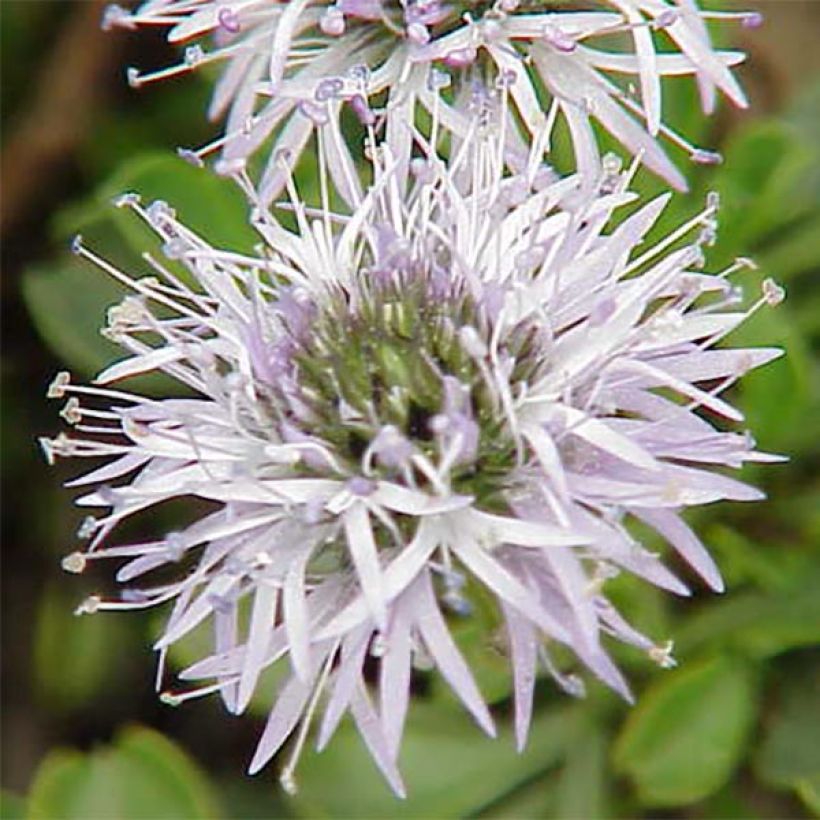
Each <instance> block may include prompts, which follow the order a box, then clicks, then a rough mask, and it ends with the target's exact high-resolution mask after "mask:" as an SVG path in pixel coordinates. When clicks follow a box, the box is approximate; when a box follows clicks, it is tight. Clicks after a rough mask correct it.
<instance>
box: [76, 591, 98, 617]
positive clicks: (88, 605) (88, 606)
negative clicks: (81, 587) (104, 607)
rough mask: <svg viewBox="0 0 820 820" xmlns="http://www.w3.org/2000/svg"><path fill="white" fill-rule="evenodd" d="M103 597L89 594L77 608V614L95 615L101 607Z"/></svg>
mask: <svg viewBox="0 0 820 820" xmlns="http://www.w3.org/2000/svg"><path fill="white" fill-rule="evenodd" d="M101 603H102V599H101V598H100V596H99V595H89V596H88V597H87V598H86V599H85V600H84V601H83V602H82V603H81V604H80V605H79V606H78V607H77V608H76V609H75V610H74V614H75V615H93V614H94V613H95V612H97V610H99V608H100V604H101Z"/></svg>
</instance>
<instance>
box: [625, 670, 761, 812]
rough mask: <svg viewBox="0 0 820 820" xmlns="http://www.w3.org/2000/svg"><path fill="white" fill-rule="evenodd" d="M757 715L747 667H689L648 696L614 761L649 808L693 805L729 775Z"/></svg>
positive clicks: (634, 714) (630, 723) (628, 724)
mask: <svg viewBox="0 0 820 820" xmlns="http://www.w3.org/2000/svg"><path fill="white" fill-rule="evenodd" d="M754 715H755V692H754V685H753V682H752V679H751V677H750V675H749V672H748V671H747V669H746V667H745V666H744V665H743V664H741V663H739V662H737V661H734V660H731V659H729V658H716V659H714V660H709V661H705V662H702V663H700V664H689V665H687V666H686V667H685V668H683V669H681V670H680V671H677V672H674V673H672V674H671V675H669V677H668V678H666V679H665V680H662V681H660V682H658V683H657V684H655V685H654V686H652V687H651V688H650V689H649V690H648V691H647V692H646V693H645V694H644V695H643V696H642V697H641V699H640V701H639V703H638V705H637V707H636V708H635V710H634V711H633V712H632V714H631V715H630V717H629V718H628V720H627V722H626V725H625V726H624V728H623V730H622V732H621V734H620V736H619V738H618V740H617V743H616V746H615V752H614V755H615V765H616V767H617V769H618V770H619V771H620V772H622V773H623V774H625V775H627V776H628V777H629V778H630V779H631V780H632V782H633V783H634V785H635V788H636V790H637V794H638V798H639V799H640V800H641V802H642V803H643V804H644V805H647V806H682V805H686V804H688V803H693V802H695V801H697V800H701V799H703V798H704V797H707V796H708V795H710V794H712V793H713V792H715V791H716V790H717V789H719V788H720V787H721V786H722V785H723V784H724V783H725V782H726V781H727V780H728V779H729V777H730V776H731V774H732V772H733V771H734V769H735V768H736V767H737V765H738V764H739V763H740V761H741V759H742V757H743V752H744V746H745V741H746V739H747V737H748V734H749V731H750V729H751V727H752V722H753V719H754Z"/></svg>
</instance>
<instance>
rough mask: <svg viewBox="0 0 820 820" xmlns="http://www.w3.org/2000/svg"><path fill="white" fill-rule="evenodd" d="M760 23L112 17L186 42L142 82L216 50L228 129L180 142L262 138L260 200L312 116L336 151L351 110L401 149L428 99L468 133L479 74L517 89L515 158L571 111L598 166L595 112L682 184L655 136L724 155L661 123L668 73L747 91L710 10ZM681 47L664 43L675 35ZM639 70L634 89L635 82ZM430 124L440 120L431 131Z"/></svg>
mask: <svg viewBox="0 0 820 820" xmlns="http://www.w3.org/2000/svg"><path fill="white" fill-rule="evenodd" d="M720 19H729V20H732V19H734V20H737V21H740V22H741V23H742V24H744V25H747V26H748V25H751V26H753V25H756V24H757V23H758V22H759V15H756V14H752V13H741V12H715V11H712V12H707V11H703V10H700V9H699V8H698V4H697V0H674V2H673V0H599V1H598V2H589V0H587V2H582V3H578V4H573V5H572V7H571V8H567V7H566V6H565V5H564V4H563V3H561V2H541V0H539V1H538V2H528V0H495V2H490V1H489V0H446V2H445V0H336V2H327V1H326V0H313V2H311V0H291V1H290V2H281V1H280V0H147V1H146V2H144V3H142V4H141V5H140V6H139V7H138V8H137V9H136V10H134V11H128V10H126V9H124V8H122V7H120V6H111V7H109V9H108V11H107V13H106V16H105V21H104V22H105V25H106V27H111V26H125V27H129V28H135V27H139V26H163V27H167V28H168V29H169V34H168V37H169V40H170V41H171V42H172V43H190V44H189V45H188V46H187V47H186V48H185V51H184V59H183V61H182V63H181V64H180V65H177V66H172V67H171V68H166V69H162V70H160V71H156V72H154V73H147V74H144V73H141V72H140V71H139V70H138V69H130V70H129V80H130V82H131V83H132V84H133V85H135V86H139V85H142V84H144V83H147V82H150V81H152V80H156V79H160V78H163V77H167V76H169V75H174V74H178V73H180V72H186V71H189V70H191V69H193V68H195V67H197V66H200V65H207V64H210V63H214V62H223V63H225V65H226V67H225V70H224V73H223V75H222V77H221V79H220V81H219V83H218V85H217V87H216V91H215V93H214V96H213V101H212V103H211V109H210V114H211V116H212V117H215V118H219V117H222V116H223V115H226V114H227V122H226V127H225V132H224V134H223V136H222V137H220V138H219V139H217V140H216V141H215V142H213V143H211V144H210V145H207V146H205V147H204V148H202V149H200V150H198V151H190V150H185V151H184V152H183V153H184V154H185V155H186V156H187V157H188V158H189V159H192V160H193V161H196V162H199V161H201V158H202V157H203V156H205V155H206V154H208V153H210V152H212V151H216V150H219V151H221V158H220V160H219V162H218V163H217V166H216V167H217V170H218V171H220V172H222V173H226V174H234V173H236V172H237V170H239V169H244V167H245V165H246V163H247V160H248V159H249V157H250V156H251V155H252V154H253V153H254V152H256V151H257V150H258V149H259V148H260V146H263V145H265V146H266V148H267V152H268V156H269V160H268V161H267V163H266V164H265V166H264V167H263V168H262V170H261V171H260V175H259V181H258V189H259V193H260V196H261V198H262V199H263V200H264V201H265V202H271V201H272V200H273V199H274V198H275V197H276V196H277V195H278V194H279V193H280V192H281V190H282V186H283V185H284V183H285V179H286V174H285V172H284V169H283V168H282V163H281V162H280V158H281V156H283V155H284V156H286V157H287V161H288V164H289V165H290V167H293V165H294V164H295V162H296V161H297V159H298V157H299V155H300V154H301V152H302V151H303V150H304V148H305V146H306V145H307V144H308V142H309V140H310V137H311V134H312V133H313V132H314V131H315V129H316V128H317V126H320V125H323V124H325V123H327V122H328V121H330V122H332V123H333V124H334V126H335V127H334V153H347V152H348V151H349V149H348V147H347V146H346V143H345V141H344V140H343V139H341V137H340V130H339V122H340V117H341V116H342V114H343V112H344V111H345V110H346V109H350V110H351V111H352V112H354V113H355V115H357V116H358V118H359V119H360V121H361V122H362V123H363V124H364V126H366V127H367V128H368V129H375V130H377V131H378V132H379V133H382V134H383V135H384V139H385V140H386V141H387V142H388V143H389V144H390V146H391V148H392V149H393V153H394V155H395V156H396V157H397V158H398V159H405V160H407V159H408V158H409V156H410V151H411V144H412V129H411V128H409V127H408V123H412V122H413V121H414V119H416V118H417V115H418V120H419V122H421V121H424V120H425V117H424V116H423V113H424V112H426V113H427V114H428V115H429V114H434V115H435V116H436V118H437V120H438V121H439V122H440V124H441V125H442V127H443V129H445V130H446V131H448V132H450V133H451V134H452V135H453V136H455V137H457V138H463V137H464V136H465V135H466V134H467V133H468V132H469V129H470V122H471V118H472V117H471V115H470V114H469V113H468V110H467V109H468V108H470V107H471V106H472V107H473V108H478V109H480V108H481V107H482V106H484V105H485V104H486V100H485V99H484V96H485V95H484V94H483V91H482V89H484V88H492V87H494V86H495V85H501V86H504V87H508V88H509V100H510V103H511V104H510V107H509V110H508V112H507V115H508V117H509V120H510V126H509V134H510V135H509V137H508V140H507V150H508V152H509V154H510V155H511V157H510V162H512V163H515V159H516V157H520V156H521V155H522V154H524V153H527V150H528V146H529V145H530V144H531V143H532V144H534V145H537V146H538V148H539V151H540V152H541V153H543V154H547V155H548V153H549V150H550V145H551V141H552V136H553V131H554V127H555V124H556V122H557V120H558V119H559V117H562V118H563V119H564V120H565V122H566V125H567V127H568V129H569V132H570V135H571V138H572V142H573V145H574V150H575V155H576V164H577V168H578V170H579V171H580V172H582V173H586V174H591V175H593V176H595V175H597V174H598V173H599V172H600V157H599V151H598V148H597V145H596V136H595V131H594V129H593V126H592V122H593V121H595V122H598V123H600V125H601V126H602V127H603V128H604V129H606V130H607V131H609V132H610V133H611V134H612V135H613V136H614V137H615V138H616V139H617V140H618V141H619V142H621V143H622V144H623V145H624V147H625V148H626V149H627V150H628V151H629V152H630V153H631V154H633V155H635V156H640V157H641V159H642V161H643V163H644V164H645V165H646V166H647V167H648V168H650V169H651V170H653V171H654V172H655V173H657V174H659V175H661V176H662V177H663V178H664V179H666V180H667V181H668V182H669V184H671V185H672V186H673V187H675V188H677V189H681V190H682V189H685V188H686V182H685V179H684V177H683V176H682V175H681V173H680V172H679V171H678V170H677V168H675V166H674V165H673V164H672V163H671V162H670V160H669V159H668V158H667V156H666V154H665V153H664V151H663V150H662V148H661V147H660V146H659V145H658V143H657V141H656V137H658V136H659V135H660V136H664V137H666V138H667V139H669V140H670V141H672V142H674V143H677V144H678V145H681V146H683V147H684V148H685V149H686V150H687V151H688V152H689V154H690V155H691V157H692V158H693V159H694V160H695V161H697V162H705V163H709V162H717V161H720V157H719V155H717V154H715V153H714V152H711V151H708V150H703V149H700V148H697V147H695V146H693V145H691V144H690V143H688V142H687V141H686V140H685V138H683V137H682V136H680V135H678V134H677V133H675V132H674V131H673V130H672V129H670V128H669V127H667V126H666V125H665V124H664V123H663V117H662V97H661V79H662V78H663V77H672V76H681V75H686V76H692V77H694V78H695V80H696V82H697V86H698V90H699V92H700V98H701V102H702V105H703V108H704V110H705V111H707V112H711V111H712V110H713V109H714V106H715V99H716V92H717V91H718V90H720V91H721V92H723V93H724V94H725V95H726V96H727V97H728V98H729V99H731V100H732V101H733V102H734V103H735V104H736V105H739V106H744V107H745V105H746V98H745V96H744V94H743V91H742V90H741V88H740V87H739V85H738V83H737V81H736V80H735V79H734V77H733V75H732V73H731V70H730V69H731V68H732V66H734V65H736V64H737V63H739V62H740V61H741V60H742V59H743V55H742V54H741V53H739V52H734V51H716V50H715V49H714V48H713V47H712V45H711V42H710V36H709V32H708V29H707V24H708V22H709V21H710V20H720ZM670 46H671V47H672V50H669V47H670ZM635 84H637V86H638V88H637V89H636V88H635ZM433 136H434V137H435V136H436V135H433Z"/></svg>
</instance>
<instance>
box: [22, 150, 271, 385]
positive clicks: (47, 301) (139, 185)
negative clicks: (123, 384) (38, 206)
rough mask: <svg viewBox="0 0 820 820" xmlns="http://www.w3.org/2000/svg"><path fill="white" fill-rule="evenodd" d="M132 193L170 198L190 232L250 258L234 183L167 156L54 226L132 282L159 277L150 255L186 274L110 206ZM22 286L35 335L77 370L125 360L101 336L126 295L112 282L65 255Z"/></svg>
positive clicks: (145, 230)
mask: <svg viewBox="0 0 820 820" xmlns="http://www.w3.org/2000/svg"><path fill="white" fill-rule="evenodd" d="M128 191H135V192H139V193H140V194H141V195H142V197H143V200H144V201H146V202H150V201H151V200H153V199H155V198H159V197H162V198H163V199H165V200H167V201H168V202H169V204H171V205H172V206H173V207H174V209H175V210H176V211H177V214H178V216H179V218H180V220H181V221H183V222H184V223H185V224H186V226H187V227H189V228H191V229H192V230H194V231H196V232H201V233H203V234H204V235H206V236H207V237H208V241H209V242H210V243H211V244H213V245H214V246H215V247H225V248H228V249H230V250H232V251H237V252H250V251H251V250H252V248H253V246H254V244H255V242H256V241H257V240H258V236H257V235H256V234H255V233H254V231H253V230H252V229H251V228H250V226H249V224H248V220H247V208H246V205H245V202H244V199H243V197H242V194H241V193H240V192H239V191H238V190H237V188H236V186H235V185H233V184H232V183H231V182H230V180H225V179H220V178H218V177H215V176H214V175H213V174H210V173H208V172H207V171H206V170H204V169H199V168H194V167H192V166H190V165H188V164H187V163H186V162H184V161H183V160H181V159H179V158H178V157H174V156H169V155H168V154H167V153H165V152H163V153H161V154H147V155H143V156H140V157H136V158H134V159H132V160H130V161H128V162H127V163H125V164H124V165H123V166H122V167H121V168H120V169H119V170H118V171H117V172H116V173H115V174H114V175H113V176H112V177H110V178H109V179H108V180H107V181H106V182H104V183H103V184H102V185H101V186H100V188H99V189H98V191H97V192H96V193H95V194H94V196H92V197H91V198H90V199H89V200H88V201H86V202H83V203H80V204H79V205H74V206H72V207H70V208H66V209H64V210H63V211H61V212H60V214H59V215H58V218H57V219H56V221H55V225H54V233H55V234H56V236H57V237H58V239H59V241H60V242H62V243H64V244H66V245H67V244H68V240H69V238H70V237H72V236H74V235H76V234H82V236H83V243H84V244H85V246H86V247H88V248H90V249H92V250H93V251H94V252H95V253H97V254H98V255H100V256H102V257H103V258H105V259H106V260H108V261H110V262H111V263H112V264H114V265H115V266H117V267H119V268H120V269H121V270H123V271H125V272H126V273H128V275H129V276H131V277H134V278H138V277H140V276H144V275H147V274H152V273H154V271H153V270H152V269H151V268H150V266H149V265H148V264H147V262H146V261H145V260H144V259H143V258H142V256H141V255H142V254H143V253H145V252H150V253H151V254H152V255H153V256H155V257H156V258H158V259H160V260H162V261H163V264H166V265H167V266H168V267H170V268H171V269H173V270H174V271H175V272H182V271H183V268H182V266H180V265H179V264H178V263H175V262H172V261H170V260H166V259H164V257H163V256H162V249H161V243H160V242H159V240H158V238H157V236H156V235H155V234H154V232H153V231H152V230H151V229H150V228H149V227H148V226H147V225H146V224H145V223H144V222H143V221H142V220H141V219H139V218H138V217H137V216H136V215H135V214H133V213H131V212H130V210H128V209H118V208H116V207H114V205H112V204H111V202H112V199H114V198H115V197H116V196H117V195H119V194H122V193H124V192H128ZM183 275H185V274H184V273H183ZM22 288H23V297H24V299H25V302H26V306H27V307H28V309H29V312H30V313H31V316H32V319H33V321H34V324H35V326H36V328H37V330H38V332H39V333H40V335H41V336H42V337H43V339H44V340H45V342H46V343H47V344H48V345H49V347H51V348H52V349H53V350H54V351H55V352H56V353H57V354H58V355H59V356H60V357H61V359H62V360H63V361H65V362H66V364H68V365H69V366H70V367H71V368H72V369H76V370H77V371H79V372H80V373H81V374H83V375H85V376H89V375H93V374H95V373H97V372H98V371H100V370H101V369H102V368H103V367H105V366H106V365H107V364H109V363H110V362H111V361H113V360H115V359H116V358H118V357H119V356H121V355H122V354H121V351H120V350H119V348H118V347H117V346H116V345H114V344H113V343H111V342H110V341H108V340H107V339H105V338H103V337H102V336H101V335H100V328H101V327H102V326H103V325H104V324H105V319H106V311H107V309H108V308H109V307H111V306H112V305H114V304H116V303H118V302H119V301H121V299H122V298H123V296H125V295H126V293H127V292H128V291H127V289H126V288H125V287H124V286H123V285H121V284H119V283H118V282H117V281H116V280H115V279H114V278H113V277H111V276H109V275H108V274H107V273H105V272H104V271H102V270H99V269H97V268H95V267H94V265H93V264H92V263H90V262H87V261H85V260H82V259H78V258H77V257H75V256H72V255H71V254H70V253H69V251H68V249H66V250H65V251H64V252H63V253H61V254H60V255H58V257H57V258H56V259H55V260H53V261H51V262H48V263H44V264H42V265H39V266H38V267H36V268H34V269H31V270H28V271H26V273H25V275H24V277H23V284H22ZM153 381H155V379H154V380H153ZM153 381H151V380H149V379H143V380H142V381H141V387H142V388H144V389H147V390H150V389H151V385H152V384H153ZM133 384H134V386H136V384H137V383H136V382H134V383H133Z"/></svg>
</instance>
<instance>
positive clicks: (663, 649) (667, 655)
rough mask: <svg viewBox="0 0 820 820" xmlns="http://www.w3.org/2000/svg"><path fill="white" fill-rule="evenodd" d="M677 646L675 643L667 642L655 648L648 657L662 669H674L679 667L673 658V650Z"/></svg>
mask: <svg viewBox="0 0 820 820" xmlns="http://www.w3.org/2000/svg"><path fill="white" fill-rule="evenodd" d="M674 646H675V644H674V642H673V641H666V642H665V643H662V644H659V645H658V646H653V647H652V648H651V649H650V650H649V651H648V652H647V655H649V657H650V658H651V659H652V660H653V661H654V662H655V663H656V664H658V666H660V667H661V669H672V668H673V667H675V666H677V662H676V661H675V659H674V658H673V657H672V650H673V648H674Z"/></svg>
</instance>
